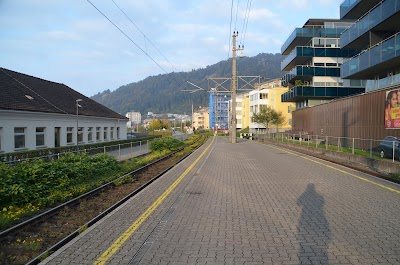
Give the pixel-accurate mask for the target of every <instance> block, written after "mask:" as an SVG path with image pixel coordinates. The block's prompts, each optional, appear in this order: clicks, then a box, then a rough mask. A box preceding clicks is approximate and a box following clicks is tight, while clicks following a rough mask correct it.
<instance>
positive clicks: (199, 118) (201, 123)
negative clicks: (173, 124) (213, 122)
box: [192, 108, 210, 130]
mask: <svg viewBox="0 0 400 265" xmlns="http://www.w3.org/2000/svg"><path fill="white" fill-rule="evenodd" d="M192 126H193V128H194V129H195V130H199V129H200V130H201V129H205V130H208V129H210V115H209V112H208V108H202V109H200V110H198V111H197V112H193V115H192Z"/></svg>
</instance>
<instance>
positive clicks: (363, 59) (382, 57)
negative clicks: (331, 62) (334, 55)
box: [341, 33, 400, 79]
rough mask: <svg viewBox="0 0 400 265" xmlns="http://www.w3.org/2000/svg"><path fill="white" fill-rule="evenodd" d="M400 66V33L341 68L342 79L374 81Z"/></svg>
mask: <svg viewBox="0 0 400 265" xmlns="http://www.w3.org/2000/svg"><path fill="white" fill-rule="evenodd" d="M399 65H400V33H397V34H395V35H393V36H392V37H390V38H388V39H386V40H384V41H383V42H380V43H378V44H377V45H375V46H373V47H371V48H370V49H368V50H366V51H364V52H362V53H360V54H358V55H357V56H356V57H353V58H352V59H351V60H349V61H347V62H346V63H344V64H343V65H342V66H341V78H346V79H373V78H374V77H375V76H377V75H387V72H389V71H390V70H392V69H393V68H396V67H398V66H399Z"/></svg>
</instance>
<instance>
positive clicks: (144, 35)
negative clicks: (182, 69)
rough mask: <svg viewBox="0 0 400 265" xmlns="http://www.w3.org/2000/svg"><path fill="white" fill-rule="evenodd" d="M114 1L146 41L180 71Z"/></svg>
mask: <svg viewBox="0 0 400 265" xmlns="http://www.w3.org/2000/svg"><path fill="white" fill-rule="evenodd" d="M112 1H113V3H114V4H115V5H116V7H117V8H118V9H119V10H120V11H121V12H122V13H123V14H124V15H125V17H126V18H127V19H128V20H129V21H130V22H131V23H132V24H133V25H134V26H135V27H136V29H137V30H138V31H139V32H140V33H142V35H143V37H144V38H145V41H146V39H147V40H148V41H149V42H150V44H151V45H152V46H153V47H154V48H155V49H156V50H157V51H158V52H159V53H160V54H161V56H162V57H163V58H164V59H165V60H167V62H168V63H169V64H170V65H171V66H172V67H173V68H174V69H175V70H177V71H179V70H178V69H176V67H175V66H174V65H173V64H172V63H171V62H170V61H169V60H168V59H167V57H165V56H164V54H163V53H162V52H161V51H160V50H159V49H158V48H157V47H156V46H155V45H154V44H153V43H152V42H151V41H150V39H149V38H147V36H146V34H144V33H143V32H142V31H141V30H140V28H139V27H138V26H137V25H136V24H135V23H134V22H133V21H132V19H131V18H130V17H129V16H128V15H127V14H126V13H125V12H124V11H123V10H122V9H121V8H120V6H119V5H118V4H117V3H115V1H114V0H112Z"/></svg>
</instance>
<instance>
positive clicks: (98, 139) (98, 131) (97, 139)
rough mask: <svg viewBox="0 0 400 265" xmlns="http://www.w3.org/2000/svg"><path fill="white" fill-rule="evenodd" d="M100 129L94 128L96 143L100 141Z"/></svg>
mask: <svg viewBox="0 0 400 265" xmlns="http://www.w3.org/2000/svg"><path fill="white" fill-rule="evenodd" d="M100 135H101V127H96V141H100Z"/></svg>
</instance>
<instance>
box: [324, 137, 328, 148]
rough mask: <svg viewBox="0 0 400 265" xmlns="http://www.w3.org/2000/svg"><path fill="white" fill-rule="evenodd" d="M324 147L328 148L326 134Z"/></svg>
mask: <svg viewBox="0 0 400 265" xmlns="http://www.w3.org/2000/svg"><path fill="white" fill-rule="evenodd" d="M325 139H326V140H325V148H326V150H328V135H327V136H325Z"/></svg>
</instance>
